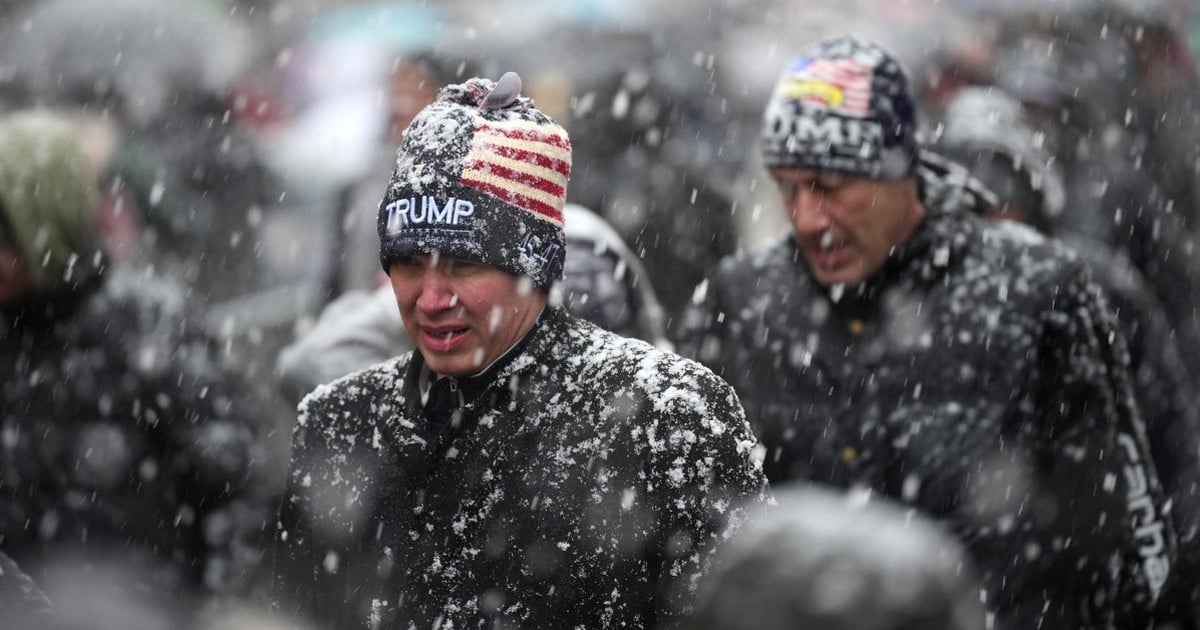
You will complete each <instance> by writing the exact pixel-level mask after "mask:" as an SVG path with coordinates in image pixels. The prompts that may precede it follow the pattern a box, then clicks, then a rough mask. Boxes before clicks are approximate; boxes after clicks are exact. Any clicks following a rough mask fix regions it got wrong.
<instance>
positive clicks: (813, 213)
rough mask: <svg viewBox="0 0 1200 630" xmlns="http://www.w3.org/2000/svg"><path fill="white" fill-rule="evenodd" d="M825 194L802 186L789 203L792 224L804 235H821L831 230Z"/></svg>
mask: <svg viewBox="0 0 1200 630" xmlns="http://www.w3.org/2000/svg"><path fill="white" fill-rule="evenodd" d="M826 204H827V202H826V200H825V194H824V193H823V192H821V191H817V190H813V189H812V188H811V187H808V186H800V187H798V188H797V190H796V193H795V194H794V195H793V196H792V198H791V199H790V200H789V203H788V212H790V213H791V215H792V224H793V225H794V226H795V228H796V232H797V233H799V234H803V235H811V234H819V233H821V232H824V231H826V230H828V229H829V227H830V225H831V223H832V222H831V221H830V219H829V211H828V208H827V207H826Z"/></svg>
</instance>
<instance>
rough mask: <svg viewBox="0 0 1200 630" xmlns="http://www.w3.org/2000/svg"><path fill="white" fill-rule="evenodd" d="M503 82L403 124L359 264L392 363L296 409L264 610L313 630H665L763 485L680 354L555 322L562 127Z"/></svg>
mask: <svg viewBox="0 0 1200 630" xmlns="http://www.w3.org/2000/svg"><path fill="white" fill-rule="evenodd" d="M520 87H521V86H520V79H519V78H518V77H517V75H515V74H512V73H509V74H506V75H505V76H504V77H502V78H501V79H500V81H499V82H497V83H493V82H492V81H489V80H485V79H471V80H469V81H467V82H465V83H462V84H456V85H450V86H447V87H445V88H443V90H442V91H441V92H440V93H439V96H438V99H437V100H436V101H435V102H434V103H432V104H431V105H429V106H427V107H426V108H425V109H424V110H422V112H421V113H420V114H419V115H418V116H417V117H416V118H415V119H414V121H413V123H412V124H411V125H410V127H409V128H408V130H407V132H406V133H405V137H404V140H403V142H402V144H401V146H400V149H399V151H398V154H397V163H396V169H395V172H394V173H393V176H392V181H391V184H390V185H389V186H388V189H387V191H386V192H385V194H384V198H383V201H382V202H381V204H380V209H379V217H378V227H379V237H380V258H381V262H382V264H383V268H384V269H385V270H386V271H387V272H388V276H389V277H390V279H391V283H392V286H393V289H394V291H395V294H396V300H397V303H398V307H399V311H400V314H401V317H402V319H403V321H404V326H405V328H406V330H407V331H408V334H409V335H410V336H411V337H412V340H413V344H414V346H415V348H416V349H415V351H413V352H409V353H406V354H404V355H401V356H399V357H396V358H393V359H390V360H388V361H385V362H384V363H381V364H378V365H376V366H373V367H371V368H368V369H366V370H363V371H360V372H356V373H354V374H351V375H349V376H347V377H344V378H342V379H340V380H338V381H335V382H334V383H332V384H330V385H327V386H322V387H319V388H318V389H317V390H316V391H314V392H313V393H312V394H310V395H309V396H308V397H307V398H306V399H305V400H304V401H303V402H301V404H300V417H299V420H298V423H297V427H296V430H295V434H294V436H293V452H292V465H291V473H290V476H289V487H288V489H287V492H286V494H285V497H284V502H283V505H282V508H281V513H280V519H279V521H280V525H279V531H278V540H277V549H276V550H275V554H274V555H275V565H276V569H275V574H276V577H275V580H274V585H273V586H274V588H273V599H274V602H275V603H276V605H277V606H278V607H279V608H280V611H281V613H283V614H286V615H294V616H297V617H307V618H309V619H310V620H311V621H314V622H316V623H318V624H319V625H320V627H324V628H361V627H379V628H407V627H419V628H429V627H441V628H465V627H472V628H474V627H523V628H574V627H588V628H616V627H624V628H644V627H651V626H654V625H656V624H667V625H670V624H671V622H672V620H673V619H674V618H675V617H676V616H677V615H678V614H680V613H682V612H683V611H684V610H685V609H686V606H687V600H688V595H689V593H690V590H691V588H692V586H693V585H694V583H695V581H696V579H697V578H698V577H699V574H700V573H701V572H702V571H703V570H704V569H705V567H706V566H707V564H708V561H709V550H710V547H711V546H712V545H713V544H714V543H715V542H717V541H718V540H719V539H720V537H721V536H722V534H723V532H725V531H727V528H728V527H730V526H732V525H735V524H737V523H738V522H739V521H740V520H741V518H742V514H743V513H744V509H745V508H744V506H745V504H746V503H747V502H755V501H760V500H761V499H762V493H763V491H764V486H765V483H764V479H763V475H762V470H761V465H760V463H759V462H758V460H757V459H756V458H755V446H756V442H755V441H754V438H753V436H752V434H751V432H750V428H749V426H748V425H747V423H746V421H745V417H744V415H743V412H742V409H741V406H740V405H739V404H738V400H737V398H736V396H735V395H734V393H733V390H732V389H730V388H729V387H728V385H726V384H725V383H724V382H723V381H721V380H720V379H719V378H717V377H716V376H715V375H714V374H712V372H710V371H708V370H707V369H705V368H703V367H701V366H700V365H699V364H697V363H694V362H691V361H688V360H685V359H681V358H679V357H677V356H675V355H673V354H669V353H666V352H662V351H660V350H657V349H655V348H653V347H652V346H650V345H649V344H646V343H644V342H641V341H635V340H630V339H626V338H622V337H618V336H616V335H614V334H612V333H609V332H606V331H604V330H601V329H600V328H597V327H596V326H594V325H592V324H590V323H587V322H584V321H583V320H580V319H576V318H574V317H572V316H570V315H568V314H567V313H566V311H565V310H564V309H563V308H562V306H561V305H558V304H556V303H555V302H556V300H554V299H553V298H552V297H551V296H552V294H554V293H556V292H557V290H556V287H555V285H556V284H557V283H558V282H559V281H560V279H561V277H562V269H563V259H564V246H565V241H564V237H563V229H562V225H563V206H564V201H565V196H566V186H567V180H568V176H569V173H570V165H571V145H570V142H569V140H568V138H567V134H566V133H565V132H564V131H563V129H562V128H561V127H559V126H558V125H557V124H556V123H554V122H553V121H552V120H550V119H549V118H548V117H546V116H545V115H544V114H542V113H541V112H540V111H538V110H537V109H536V108H535V107H534V105H533V103H532V102H531V101H530V100H529V99H527V98H523V97H521V96H520Z"/></svg>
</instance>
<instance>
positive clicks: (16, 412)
mask: <svg viewBox="0 0 1200 630" xmlns="http://www.w3.org/2000/svg"><path fill="white" fill-rule="evenodd" d="M190 312H191V311H190V309H189V306H188V304H187V303H186V302H185V301H184V299H183V292H182V289H181V288H177V287H174V286H171V285H166V284H162V283H160V282H157V281H154V280H152V279H151V278H148V277H145V276H143V275H141V274H134V273H132V272H128V271H114V270H110V271H109V273H107V274H105V275H103V276H98V277H94V278H92V279H90V280H89V281H88V282H87V283H86V284H83V285H81V286H77V287H76V290H75V291H72V292H70V293H69V294H56V295H52V296H47V295H45V294H39V295H38V296H37V297H34V298H30V299H28V300H24V301H23V302H21V303H20V304H16V305H10V306H8V307H5V309H4V310H3V311H0V409H3V412H2V413H0V435H2V436H3V439H2V440H0V549H2V550H3V551H4V552H6V553H8V554H10V555H11V556H12V557H13V558H14V559H15V560H16V561H18V562H20V563H21V566H22V568H24V569H25V570H26V571H29V572H30V574H31V575H33V576H34V577H35V578H37V579H38V580H39V582H41V583H43V584H50V583H52V582H53V580H49V579H47V578H46V576H48V575H55V574H71V573H72V572H76V571H78V567H79V565H80V563H83V562H87V563H88V564H89V565H90V566H92V567H93V568H95V569H96V573H95V575H94V577H92V578H90V579H94V580H96V581H97V582H98V583H100V582H103V581H105V579H106V578H105V577H104V576H105V575H132V576H134V577H133V578H128V577H122V578H121V584H122V585H123V586H127V587H128V588H129V590H130V591H131V592H138V593H155V594H157V595H160V596H162V597H164V598H167V599H170V600H171V601H172V602H173V605H176V606H178V607H179V608H182V606H179V600H181V599H182V598H183V597H184V596H185V595H188V594H196V593H213V592H218V593H224V592H236V591H237V590H238V589H241V588H244V587H245V583H244V581H245V580H247V579H248V578H250V577H251V573H250V572H251V570H252V569H253V568H254V563H255V562H256V561H257V558H258V557H259V555H260V547H259V544H260V542H261V541H260V539H259V538H260V536H261V534H260V532H261V530H262V528H263V525H264V519H265V518H266V517H269V513H268V505H269V499H268V498H267V497H266V496H263V495H262V494H260V493H259V492H258V490H259V488H258V487H257V486H256V482H257V480H258V477H257V476H256V475H257V472H258V470H259V467H260V466H261V464H262V460H263V446H262V442H261V441H260V437H259V434H258V432H259V427H260V423H261V422H262V421H263V418H262V417H261V416H260V413H259V410H258V404H257V402H256V401H255V400H254V399H251V398H250V397H249V396H248V395H247V394H246V390H245V387H244V384H243V383H241V382H240V380H239V378H238V377H237V376H236V375H235V373H234V372H233V371H231V370H230V369H229V368H228V367H227V366H226V365H224V364H223V362H222V361H221V358H220V357H221V355H220V349H219V348H217V347H216V346H215V344H213V343H212V342H211V340H210V339H209V338H208V337H207V336H205V335H203V334H201V333H200V332H199V330H198V327H197V326H195V325H194V323H193V322H192V321H191V320H190V319H189V313H190ZM101 567H111V568H112V572H111V574H106V573H105V571H104V569H103V568H101ZM110 581H111V580H110Z"/></svg>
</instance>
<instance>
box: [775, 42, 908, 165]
mask: <svg viewBox="0 0 1200 630" xmlns="http://www.w3.org/2000/svg"><path fill="white" fill-rule="evenodd" d="M760 140H761V148H762V156H763V161H764V163H765V164H766V166H767V167H768V168H803V169H812V170H820V171H838V172H842V173H845V174H848V175H853V176H857V177H867V178H870V179H885V180H894V179H902V178H904V177H907V176H909V175H911V174H912V173H913V172H914V170H915V167H916V163H917V153H918V146H919V141H918V138H917V121H916V105H915V103H914V100H913V96H912V91H911V89H910V87H909V83H908V77H907V75H905V73H904V69H903V68H901V66H900V62H899V61H897V60H896V59H895V57H893V56H892V55H891V54H889V53H888V52H887V51H885V50H883V49H882V48H880V47H879V46H877V45H875V44H873V43H871V42H868V41H865V40H863V39H861V38H859V37H858V36H855V35H846V36H841V37H836V38H832V39H826V40H822V41H819V42H817V43H815V44H812V45H810V46H809V47H808V48H806V49H804V50H803V51H802V52H801V53H800V55H799V56H797V57H796V58H795V59H794V60H792V62H791V64H790V65H789V66H788V68H787V70H785V71H784V73H783V75H782V76H781V77H780V79H779V82H778V83H777V84H776V86H775V91H774V92H773V93H772V95H771V98H770V100H769V101H768V103H767V108H766V112H765V114H764V116H763V127H762V135H761V138H760Z"/></svg>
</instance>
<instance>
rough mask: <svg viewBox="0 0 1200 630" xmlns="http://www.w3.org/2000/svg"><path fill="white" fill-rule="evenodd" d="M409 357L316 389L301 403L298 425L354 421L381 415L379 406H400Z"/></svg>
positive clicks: (363, 370) (390, 361)
mask: <svg viewBox="0 0 1200 630" xmlns="http://www.w3.org/2000/svg"><path fill="white" fill-rule="evenodd" d="M411 357H412V353H411V352H409V353H405V354H402V355H400V356H398V357H393V358H391V359H388V360H386V361H384V362H382V363H377V364H375V365H372V366H370V367H368V368H364V369H361V370H358V371H356V372H352V373H350V374H347V375H345V376H343V377H341V378H338V379H336V380H334V381H331V382H329V383H325V384H323V385H318V386H317V387H316V389H314V390H312V391H311V392H309V393H308V395H307V396H305V397H304V398H303V400H301V401H300V405H299V407H298V411H299V417H298V420H297V422H298V423H299V425H300V426H305V425H306V424H308V423H309V422H310V421H311V420H315V419H318V418H319V419H320V420H321V421H322V422H330V421H335V422H336V421H339V420H353V419H354V418H358V417H363V416H364V415H370V414H371V413H373V412H377V411H380V410H381V404H402V401H403V395H404V394H403V389H404V378H405V375H406V374H407V372H408V364H409V361H410V360H411Z"/></svg>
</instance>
